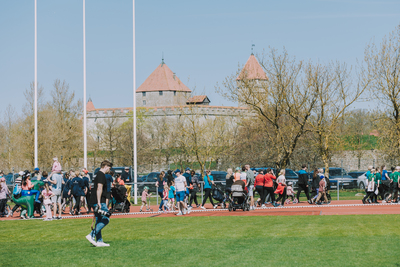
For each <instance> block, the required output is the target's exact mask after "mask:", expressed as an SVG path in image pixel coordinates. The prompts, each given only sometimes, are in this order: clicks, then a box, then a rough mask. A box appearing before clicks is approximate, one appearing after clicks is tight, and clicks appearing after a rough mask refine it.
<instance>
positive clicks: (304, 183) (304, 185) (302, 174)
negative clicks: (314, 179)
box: [297, 164, 312, 204]
mask: <svg viewBox="0 0 400 267" xmlns="http://www.w3.org/2000/svg"><path fill="white" fill-rule="evenodd" d="M301 168H302V169H301V170H300V171H299V181H298V183H297V185H298V187H299V189H298V191H297V199H298V200H299V202H298V203H300V193H301V191H302V190H303V191H304V193H305V194H306V197H307V202H308V203H309V204H312V203H311V200H310V195H309V192H308V174H307V172H306V170H307V165H306V164H303V166H301Z"/></svg>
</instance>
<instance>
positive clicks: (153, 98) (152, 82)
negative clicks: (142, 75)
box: [136, 60, 192, 107]
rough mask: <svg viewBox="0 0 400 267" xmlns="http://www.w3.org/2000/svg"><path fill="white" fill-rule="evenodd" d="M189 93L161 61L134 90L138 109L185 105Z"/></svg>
mask: <svg viewBox="0 0 400 267" xmlns="http://www.w3.org/2000/svg"><path fill="white" fill-rule="evenodd" d="M191 92H192V91H191V90H190V89H189V88H188V87H187V86H186V85H184V84H183V83H182V82H181V80H180V79H179V78H178V77H177V76H176V75H175V73H173V72H172V71H171V69H170V68H169V67H168V66H167V64H165V63H164V60H163V61H162V62H161V64H160V65H159V66H158V67H157V68H156V69H155V70H154V71H153V73H151V74H150V76H149V77H147V79H146V80H145V81H144V82H143V83H142V84H141V85H140V86H139V88H138V89H137V90H136V105H137V106H138V107H160V106H180V105H185V104H186V100H187V99H188V98H189V97H190V94H191Z"/></svg>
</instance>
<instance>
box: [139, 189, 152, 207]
mask: <svg viewBox="0 0 400 267" xmlns="http://www.w3.org/2000/svg"><path fill="white" fill-rule="evenodd" d="M150 196H151V194H149V188H148V187H147V186H145V187H144V190H143V193H142V206H141V207H140V212H142V209H143V206H146V207H147V208H146V211H148V210H149V205H148V204H147V197H150Z"/></svg>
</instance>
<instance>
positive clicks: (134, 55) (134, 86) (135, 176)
mask: <svg viewBox="0 0 400 267" xmlns="http://www.w3.org/2000/svg"><path fill="white" fill-rule="evenodd" d="M132 3H133V166H134V170H133V176H134V180H133V181H134V183H135V185H134V191H135V195H134V196H135V204H137V146H136V145H137V143H136V43H135V0H132Z"/></svg>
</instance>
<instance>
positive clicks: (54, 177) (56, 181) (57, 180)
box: [47, 172, 64, 220]
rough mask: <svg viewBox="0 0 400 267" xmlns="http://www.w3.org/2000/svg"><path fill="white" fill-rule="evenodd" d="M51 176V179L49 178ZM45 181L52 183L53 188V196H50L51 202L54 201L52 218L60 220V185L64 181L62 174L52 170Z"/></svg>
mask: <svg viewBox="0 0 400 267" xmlns="http://www.w3.org/2000/svg"><path fill="white" fill-rule="evenodd" d="M50 178H51V180H50ZM47 181H48V182H50V183H51V184H52V188H53V190H52V191H53V196H52V197H51V202H52V203H54V207H53V219H56V220H61V212H62V208H61V200H62V194H61V193H62V192H61V187H62V184H63V183H64V179H63V177H62V175H61V174H60V173H58V172H52V173H51V174H50V176H49V177H48V178H47ZM57 206H58V216H57Z"/></svg>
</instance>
